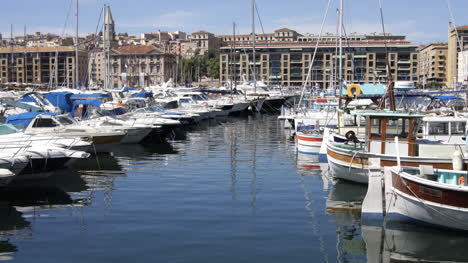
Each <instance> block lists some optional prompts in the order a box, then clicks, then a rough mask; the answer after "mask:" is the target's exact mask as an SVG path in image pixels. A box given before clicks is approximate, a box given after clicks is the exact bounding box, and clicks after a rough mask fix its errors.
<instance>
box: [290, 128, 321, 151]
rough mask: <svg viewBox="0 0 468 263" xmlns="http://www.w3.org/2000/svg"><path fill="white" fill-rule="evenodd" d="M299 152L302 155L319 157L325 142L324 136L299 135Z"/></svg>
mask: <svg viewBox="0 0 468 263" xmlns="http://www.w3.org/2000/svg"><path fill="white" fill-rule="evenodd" d="M296 137H297V150H298V151H299V152H300V153H305V154H314V155H318V154H319V152H320V147H321V146H322V142H323V135H322V134H305V133H298V134H297V135H296Z"/></svg>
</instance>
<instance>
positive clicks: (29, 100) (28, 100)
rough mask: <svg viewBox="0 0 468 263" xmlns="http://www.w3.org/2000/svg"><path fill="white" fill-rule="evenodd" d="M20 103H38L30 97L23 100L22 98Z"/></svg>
mask: <svg viewBox="0 0 468 263" xmlns="http://www.w3.org/2000/svg"><path fill="white" fill-rule="evenodd" d="M20 101H21V102H33V103H36V100H34V99H33V98H31V97H30V96H24V97H23V98H21V100H20Z"/></svg>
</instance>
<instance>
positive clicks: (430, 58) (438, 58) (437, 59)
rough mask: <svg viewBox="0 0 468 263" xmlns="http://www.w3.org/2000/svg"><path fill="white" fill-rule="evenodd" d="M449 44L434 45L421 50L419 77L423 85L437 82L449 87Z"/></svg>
mask: <svg viewBox="0 0 468 263" xmlns="http://www.w3.org/2000/svg"><path fill="white" fill-rule="evenodd" d="M447 54H448V45H447V43H434V44H430V45H427V46H424V47H422V48H421V49H419V57H418V58H419V59H418V75H419V81H420V82H421V84H422V85H426V84H429V83H431V82H437V83H440V84H443V85H444V86H448V85H449V83H448V81H447V75H446V69H447V67H446V66H447Z"/></svg>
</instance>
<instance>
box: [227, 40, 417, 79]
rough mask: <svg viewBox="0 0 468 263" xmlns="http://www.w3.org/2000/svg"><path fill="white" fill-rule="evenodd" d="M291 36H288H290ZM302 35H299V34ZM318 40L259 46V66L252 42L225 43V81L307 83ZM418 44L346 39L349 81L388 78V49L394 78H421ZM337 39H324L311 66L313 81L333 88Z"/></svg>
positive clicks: (345, 63) (346, 76) (345, 71)
mask: <svg viewBox="0 0 468 263" xmlns="http://www.w3.org/2000/svg"><path fill="white" fill-rule="evenodd" d="M288 37H289V36H288ZM298 38H299V37H298ZM316 44H317V43H316V40H315V41H303V40H302V41H299V40H297V41H277V42H258V43H257V44H256V59H255V61H256V62H255V65H254V63H253V57H252V44H251V43H250V42H244V43H238V44H236V45H235V47H233V46H232V45H225V46H223V47H221V55H220V77H221V82H226V81H230V80H231V81H232V80H236V81H242V80H244V79H245V80H247V81H249V80H253V79H254V78H253V75H254V74H253V72H255V76H256V78H255V79H257V80H262V81H265V82H266V83H267V84H280V85H283V86H297V85H304V83H305V82H306V79H307V75H308V73H309V68H310V66H311V63H312V57H313V54H314V50H315V46H316ZM417 47H418V46H417V45H414V44H411V43H410V42H408V41H406V40H404V37H403V39H401V37H399V38H398V39H395V38H394V37H393V36H392V37H390V38H387V37H385V36H382V37H380V38H375V36H372V37H371V38H370V39H367V38H364V39H361V40H349V41H346V46H345V47H343V57H342V58H341V59H342V63H343V72H342V73H343V77H344V80H345V81H347V82H352V83H355V82H368V83H378V82H380V81H386V79H387V78H388V76H387V55H386V54H387V53H386V52H387V51H388V62H389V68H390V69H391V73H392V77H393V79H394V80H408V81H415V82H416V81H417V78H418V74H417V62H418V53H417ZM336 51H337V48H336V37H334V38H333V37H331V40H329V41H321V42H319V45H318V49H317V54H316V56H315V59H314V63H313V65H312V67H311V69H312V70H311V72H310V77H309V79H308V80H309V84H310V83H313V84H315V83H316V84H319V85H320V86H321V87H329V86H330V85H331V83H332V81H333V80H334V79H335V78H334V76H337V75H338V74H337V71H338V65H339V58H338V56H337V55H336Z"/></svg>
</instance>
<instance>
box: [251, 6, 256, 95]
mask: <svg viewBox="0 0 468 263" xmlns="http://www.w3.org/2000/svg"><path fill="white" fill-rule="evenodd" d="M252 57H253V58H252V61H253V66H252V71H253V74H252V76H253V86H254V92H255V93H257V78H256V76H255V73H256V72H255V66H256V65H255V63H256V62H255V0H252Z"/></svg>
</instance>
